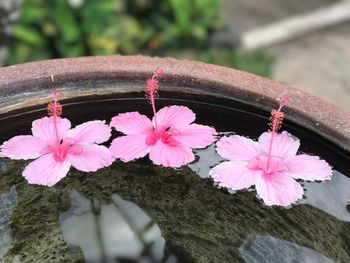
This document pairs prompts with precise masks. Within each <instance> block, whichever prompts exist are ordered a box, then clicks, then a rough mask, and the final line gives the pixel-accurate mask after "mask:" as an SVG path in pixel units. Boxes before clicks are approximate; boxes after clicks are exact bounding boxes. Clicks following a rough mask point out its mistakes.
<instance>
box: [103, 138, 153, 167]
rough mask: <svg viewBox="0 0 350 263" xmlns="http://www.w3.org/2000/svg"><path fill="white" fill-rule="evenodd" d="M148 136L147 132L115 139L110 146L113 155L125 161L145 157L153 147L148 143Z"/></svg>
mask: <svg viewBox="0 0 350 263" xmlns="http://www.w3.org/2000/svg"><path fill="white" fill-rule="evenodd" d="M147 136H148V135H147V134H143V133H140V134H132V135H127V136H122V137H118V138H116V139H114V140H113V142H112V144H111V147H110V149H111V151H112V154H113V156H114V157H115V158H119V159H121V160H122V161H123V162H129V161H132V160H134V159H137V158H141V157H144V156H145V155H146V154H147V153H149V151H150V149H151V146H149V145H147V144H146V138H147Z"/></svg>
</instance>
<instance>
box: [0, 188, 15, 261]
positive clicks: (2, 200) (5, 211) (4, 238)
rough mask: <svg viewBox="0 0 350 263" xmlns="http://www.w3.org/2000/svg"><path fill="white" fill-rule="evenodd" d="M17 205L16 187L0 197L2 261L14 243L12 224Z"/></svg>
mask: <svg viewBox="0 0 350 263" xmlns="http://www.w3.org/2000/svg"><path fill="white" fill-rule="evenodd" d="M16 203H17V191H16V186H12V187H11V189H10V190H9V191H7V192H5V193H2V194H1V195H0V259H1V258H2V257H3V256H5V255H6V254H7V251H8V249H9V247H10V244H11V242H12V237H11V227H10V224H11V216H12V213H13V211H14V209H15V208H16Z"/></svg>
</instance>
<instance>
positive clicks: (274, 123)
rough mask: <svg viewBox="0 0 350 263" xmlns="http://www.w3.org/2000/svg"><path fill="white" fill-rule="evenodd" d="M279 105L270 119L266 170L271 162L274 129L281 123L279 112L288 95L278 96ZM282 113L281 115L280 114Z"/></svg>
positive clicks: (267, 170)
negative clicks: (270, 128) (271, 119)
mask: <svg viewBox="0 0 350 263" xmlns="http://www.w3.org/2000/svg"><path fill="white" fill-rule="evenodd" d="M278 100H279V102H280V105H279V107H278V110H277V111H275V114H274V116H273V121H272V130H271V140H270V145H269V152H268V156H267V164H266V172H270V164H271V151H272V145H273V139H274V136H275V134H276V129H277V127H278V126H280V125H282V123H281V122H282V118H283V115H282V114H283V113H281V110H282V108H283V107H284V106H286V104H287V103H288V100H289V98H288V97H282V96H281V97H279V98H278ZM280 115H282V116H280ZM280 117H282V118H280ZM279 122H280V123H279Z"/></svg>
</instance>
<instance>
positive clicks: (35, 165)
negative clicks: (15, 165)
mask: <svg viewBox="0 0 350 263" xmlns="http://www.w3.org/2000/svg"><path fill="white" fill-rule="evenodd" d="M69 168H70V163H69V162H68V161H63V162H57V161H56V160H55V159H54V156H53V154H52V153H49V154H46V155H43V156H41V157H40V158H38V159H36V160H35V161H33V162H31V163H30V164H28V165H27V166H26V168H25V169H24V171H23V176H24V177H25V178H26V179H27V181H28V183H30V184H40V185H46V186H53V185H54V184H56V183H57V182H58V181H59V180H61V179H62V178H63V177H65V176H66V175H67V173H68V171H69Z"/></svg>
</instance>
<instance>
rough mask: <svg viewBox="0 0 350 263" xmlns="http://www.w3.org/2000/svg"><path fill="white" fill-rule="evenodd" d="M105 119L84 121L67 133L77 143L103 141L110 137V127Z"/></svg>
mask: <svg viewBox="0 0 350 263" xmlns="http://www.w3.org/2000/svg"><path fill="white" fill-rule="evenodd" d="M105 123H106V122H105V121H100V120H95V121H88V122H84V123H82V124H80V125H78V126H76V127H75V128H73V129H71V130H69V131H68V133H67V137H69V138H73V139H74V140H75V143H78V144H91V143H103V142H105V141H107V140H108V139H109V137H111V128H110V127H109V126H108V125H106V124H105Z"/></svg>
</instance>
